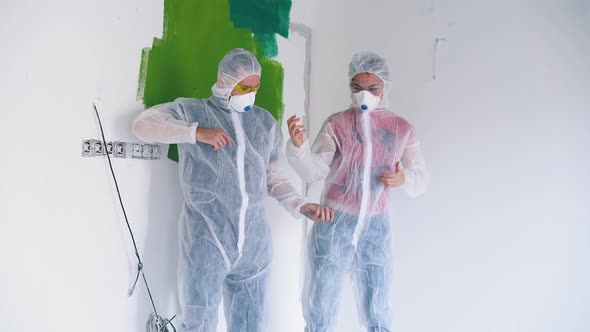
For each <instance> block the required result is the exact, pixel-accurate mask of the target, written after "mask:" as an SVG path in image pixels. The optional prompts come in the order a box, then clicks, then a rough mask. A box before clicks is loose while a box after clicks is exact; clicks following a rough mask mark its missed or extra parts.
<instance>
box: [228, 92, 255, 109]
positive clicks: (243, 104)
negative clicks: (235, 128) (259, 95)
mask: <svg viewBox="0 0 590 332" xmlns="http://www.w3.org/2000/svg"><path fill="white" fill-rule="evenodd" d="M255 100H256V92H250V93H247V94H245V95H235V96H231V97H230V98H229V108H231V109H232V110H234V111H236V112H240V113H243V112H248V111H249V110H251V109H252V107H254V101H255Z"/></svg>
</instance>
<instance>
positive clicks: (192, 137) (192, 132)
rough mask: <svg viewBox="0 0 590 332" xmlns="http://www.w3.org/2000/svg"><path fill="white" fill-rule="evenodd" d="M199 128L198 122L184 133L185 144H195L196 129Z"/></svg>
mask: <svg viewBox="0 0 590 332" xmlns="http://www.w3.org/2000/svg"><path fill="white" fill-rule="evenodd" d="M198 127H199V123H198V122H193V123H192V124H191V125H190V126H189V127H188V128H187V131H186V135H187V137H186V139H187V142H188V143H190V144H195V143H197V128H198Z"/></svg>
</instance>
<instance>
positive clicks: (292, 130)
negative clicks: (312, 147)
mask: <svg viewBox="0 0 590 332" xmlns="http://www.w3.org/2000/svg"><path fill="white" fill-rule="evenodd" d="M299 120H301V118H298V117H296V116H295V115H293V116H292V117H290V118H289V119H288V120H287V126H288V127H289V135H290V136H291V140H292V141H293V145H295V147H300V146H301V145H302V144H303V141H304V140H305V136H304V135H303V133H305V127H304V126H303V125H299V124H297V123H298V122H299Z"/></svg>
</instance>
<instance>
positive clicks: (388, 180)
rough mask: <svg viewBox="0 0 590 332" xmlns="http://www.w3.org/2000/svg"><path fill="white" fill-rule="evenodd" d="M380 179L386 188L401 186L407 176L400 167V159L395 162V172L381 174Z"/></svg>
mask: <svg viewBox="0 0 590 332" xmlns="http://www.w3.org/2000/svg"><path fill="white" fill-rule="evenodd" d="M379 179H380V180H381V182H383V184H384V185H385V188H394V187H399V186H401V185H402V184H404V183H405V182H406V176H405V175H404V171H402V170H401V168H400V164H399V161H398V162H397V163H396V164H395V172H394V173H383V174H381V175H379Z"/></svg>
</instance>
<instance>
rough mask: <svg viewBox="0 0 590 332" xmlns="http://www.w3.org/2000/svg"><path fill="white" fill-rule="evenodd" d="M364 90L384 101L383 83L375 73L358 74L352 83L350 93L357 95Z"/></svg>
mask: <svg viewBox="0 0 590 332" xmlns="http://www.w3.org/2000/svg"><path fill="white" fill-rule="evenodd" d="M363 90H367V91H369V92H370V93H372V94H373V95H375V96H378V97H379V96H380V97H381V98H382V99H383V81H381V79H380V78H379V76H377V75H375V74H373V73H359V74H356V75H355V76H354V77H353V78H352V80H351V81H350V91H352V92H353V93H357V92H361V91H363Z"/></svg>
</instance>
